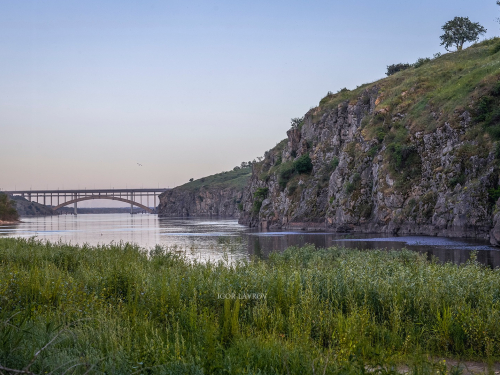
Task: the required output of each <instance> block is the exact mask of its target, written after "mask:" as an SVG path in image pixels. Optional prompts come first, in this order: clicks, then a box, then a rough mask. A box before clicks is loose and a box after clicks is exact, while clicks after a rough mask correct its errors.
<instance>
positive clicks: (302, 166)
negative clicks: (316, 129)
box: [293, 154, 313, 174]
mask: <svg viewBox="0 0 500 375" xmlns="http://www.w3.org/2000/svg"><path fill="white" fill-rule="evenodd" d="M293 167H294V168H295V171H296V172H297V173H299V174H301V173H310V172H311V171H312V169H313V165H312V161H311V158H310V157H309V154H305V155H302V156H301V157H299V158H298V159H297V160H295V161H294V162H293Z"/></svg>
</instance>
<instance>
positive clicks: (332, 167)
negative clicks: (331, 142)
mask: <svg viewBox="0 0 500 375" xmlns="http://www.w3.org/2000/svg"><path fill="white" fill-rule="evenodd" d="M339 162H340V161H339V158H338V157H336V156H335V157H334V158H333V159H332V161H331V162H330V164H329V169H330V171H331V173H333V172H335V170H336V169H337V167H338V166H339Z"/></svg>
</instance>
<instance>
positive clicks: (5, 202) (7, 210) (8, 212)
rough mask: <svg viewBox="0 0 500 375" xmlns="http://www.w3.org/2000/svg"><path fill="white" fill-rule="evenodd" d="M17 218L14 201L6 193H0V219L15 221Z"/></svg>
mask: <svg viewBox="0 0 500 375" xmlns="http://www.w3.org/2000/svg"><path fill="white" fill-rule="evenodd" d="M18 219H19V215H18V213H17V210H16V203H15V202H14V201H13V200H11V199H10V198H9V196H8V195H7V194H4V193H0V220H2V221H15V220H18Z"/></svg>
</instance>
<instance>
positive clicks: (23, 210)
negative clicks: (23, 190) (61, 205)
mask: <svg viewBox="0 0 500 375" xmlns="http://www.w3.org/2000/svg"><path fill="white" fill-rule="evenodd" d="M10 198H11V199H12V200H13V201H14V202H15V203H16V210H17V212H18V213H19V215H20V216H50V215H54V211H52V208H50V207H49V206H45V205H43V204H40V203H37V202H30V201H29V200H27V199H26V198H24V197H21V196H19V195H14V196H11V197H10Z"/></svg>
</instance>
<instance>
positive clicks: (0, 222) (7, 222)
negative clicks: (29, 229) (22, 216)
mask: <svg viewBox="0 0 500 375" xmlns="http://www.w3.org/2000/svg"><path fill="white" fill-rule="evenodd" d="M20 223H22V221H21V220H12V221H5V220H0V225H9V224H20Z"/></svg>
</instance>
